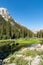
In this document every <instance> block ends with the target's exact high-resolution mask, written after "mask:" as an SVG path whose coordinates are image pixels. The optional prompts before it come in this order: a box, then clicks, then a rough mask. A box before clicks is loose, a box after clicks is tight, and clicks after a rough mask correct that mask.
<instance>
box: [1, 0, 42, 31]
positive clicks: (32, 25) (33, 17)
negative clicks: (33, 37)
mask: <svg viewBox="0 0 43 65" xmlns="http://www.w3.org/2000/svg"><path fill="white" fill-rule="evenodd" d="M0 7H5V8H7V9H8V11H9V13H10V14H11V16H12V17H13V18H14V19H15V20H16V21H17V22H18V23H20V24H22V25H24V26H26V27H27V28H29V29H32V30H39V29H41V28H43V0H0Z"/></svg>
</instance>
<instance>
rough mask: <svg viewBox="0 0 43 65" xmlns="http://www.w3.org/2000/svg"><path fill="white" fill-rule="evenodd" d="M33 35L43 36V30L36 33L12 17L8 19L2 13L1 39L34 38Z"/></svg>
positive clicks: (0, 23)
mask: <svg viewBox="0 0 43 65" xmlns="http://www.w3.org/2000/svg"><path fill="white" fill-rule="evenodd" d="M32 37H38V38H42V37H43V30H40V31H38V32H37V33H36V34H34V32H32V31H31V30H30V29H27V28H26V27H24V26H22V25H20V24H18V23H17V22H15V20H13V19H12V18H10V19H9V20H8V21H6V20H5V19H4V18H3V17H2V16H1V15H0V39H15V38H32Z"/></svg>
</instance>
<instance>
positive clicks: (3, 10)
mask: <svg viewBox="0 0 43 65" xmlns="http://www.w3.org/2000/svg"><path fill="white" fill-rule="evenodd" d="M0 15H2V17H3V18H4V19H5V20H8V19H9V18H10V15H9V12H8V10H7V9H6V8H0Z"/></svg>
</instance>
